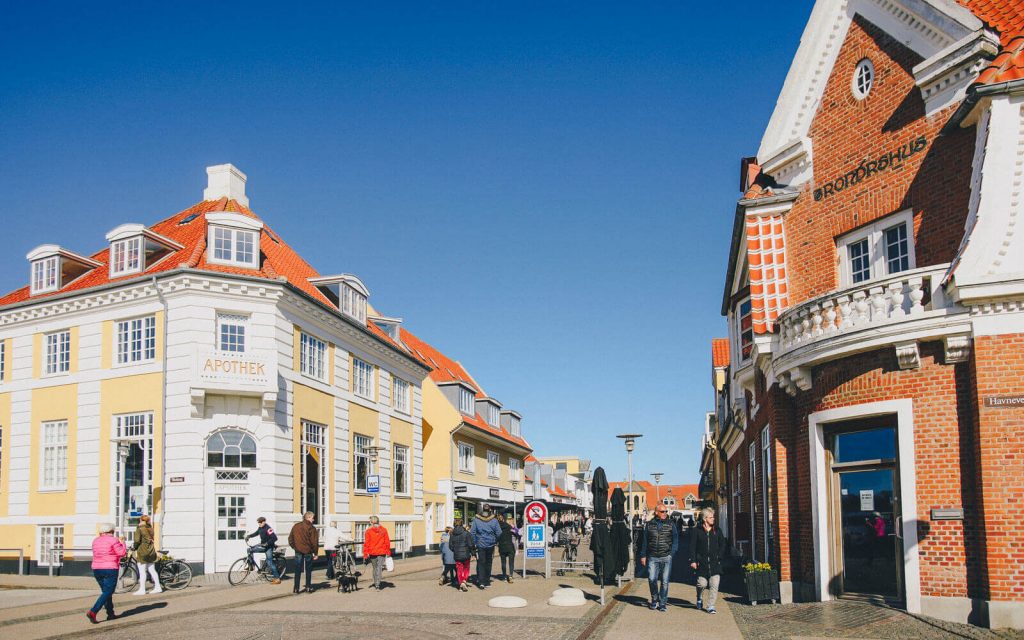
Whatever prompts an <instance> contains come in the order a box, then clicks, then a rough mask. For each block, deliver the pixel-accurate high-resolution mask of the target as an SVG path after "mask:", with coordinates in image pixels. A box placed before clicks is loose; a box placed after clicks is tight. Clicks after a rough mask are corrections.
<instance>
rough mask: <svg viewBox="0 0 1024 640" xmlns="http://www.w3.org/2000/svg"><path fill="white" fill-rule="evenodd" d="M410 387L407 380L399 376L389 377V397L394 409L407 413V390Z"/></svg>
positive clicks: (408, 390)
mask: <svg viewBox="0 0 1024 640" xmlns="http://www.w3.org/2000/svg"><path fill="white" fill-rule="evenodd" d="M410 390H411V387H410V385H409V383H408V382H406V381H405V380H402V379H401V378H396V377H394V376H392V378H391V398H392V400H391V401H392V403H393V404H394V407H395V410H396V411H401V412H402V413H409V405H410V402H409V395H410V394H409V392H410Z"/></svg>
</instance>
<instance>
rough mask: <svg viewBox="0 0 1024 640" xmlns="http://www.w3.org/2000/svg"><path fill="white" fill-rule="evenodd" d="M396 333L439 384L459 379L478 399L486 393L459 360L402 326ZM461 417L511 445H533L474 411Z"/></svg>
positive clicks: (527, 447) (467, 422)
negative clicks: (492, 423)
mask: <svg viewBox="0 0 1024 640" xmlns="http://www.w3.org/2000/svg"><path fill="white" fill-rule="evenodd" d="M398 335H399V338H401V340H402V343H403V344H405V346H406V348H407V349H408V350H409V352H410V353H411V354H412V355H413V356H415V357H416V358H417V359H418V360H419V361H420V362H421V363H423V364H424V365H426V366H427V367H428V368H430V374H429V375H430V379H431V380H433V381H434V382H436V383H438V384H445V383H452V382H460V383H462V384H465V385H467V386H469V387H470V388H472V389H473V390H474V391H476V397H477V399H481V400H482V399H484V398H486V397H487V395H486V394H485V393H484V392H483V390H482V389H480V385H479V384H477V382H476V380H474V379H473V377H472V376H471V375H469V372H468V371H466V369H465V368H464V367H463V366H462V365H461V364H459V363H458V362H456V361H455V360H452V359H451V358H449V357H448V356H446V355H444V354H443V353H441V352H440V351H438V350H437V349H435V348H434V347H433V346H431V345H430V344H428V343H426V342H424V341H423V340H421V339H419V338H418V337H416V336H415V335H413V334H412V333H410V332H409V331H408V330H407V329H405V328H404V327H401V328H400V329H399V334H398ZM462 421H463V422H465V423H466V424H468V425H471V426H473V427H476V428H477V429H479V430H481V431H483V432H485V433H488V434H490V435H492V436H496V437H498V438H501V439H502V440H505V441H506V442H511V443H512V444H514V445H517V446H520V447H524V448H526V449H532V447H531V446H530V444H529V443H528V442H527V441H526V440H525V439H523V438H522V437H516V436H513V435H512V434H511V433H509V432H508V431H507V430H505V428H504V427H501V426H498V427H493V426H491V425H490V424H488V423H487V421H486V420H484V419H483V417H482V416H481V415H480V414H479V413H474V414H473V415H471V416H470V415H465V414H463V416H462Z"/></svg>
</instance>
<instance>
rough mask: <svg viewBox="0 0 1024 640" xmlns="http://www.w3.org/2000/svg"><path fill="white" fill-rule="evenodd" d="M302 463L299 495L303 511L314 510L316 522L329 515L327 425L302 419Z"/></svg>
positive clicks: (300, 466)
mask: <svg viewBox="0 0 1024 640" xmlns="http://www.w3.org/2000/svg"><path fill="white" fill-rule="evenodd" d="M301 424H302V442H301V444H302V450H301V457H300V459H301V460H302V464H300V465H299V496H300V498H301V506H302V509H301V510H302V512H303V513H305V512H306V511H312V512H313V513H314V514H316V522H317V523H318V524H323V523H324V520H325V518H326V516H327V466H328V465H327V425H325V424H320V423H318V422H311V421H309V420H302V421H301Z"/></svg>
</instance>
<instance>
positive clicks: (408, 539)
mask: <svg viewBox="0 0 1024 640" xmlns="http://www.w3.org/2000/svg"><path fill="white" fill-rule="evenodd" d="M410 549H412V533H411V528H410V527H409V523H408V522H396V523H395V551H398V552H399V553H401V552H403V551H406V552H408V551H409V550H410Z"/></svg>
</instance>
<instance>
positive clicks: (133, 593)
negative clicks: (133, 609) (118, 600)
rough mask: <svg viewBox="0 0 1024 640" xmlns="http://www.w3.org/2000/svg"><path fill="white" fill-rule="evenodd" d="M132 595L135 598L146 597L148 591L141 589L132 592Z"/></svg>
mask: <svg viewBox="0 0 1024 640" xmlns="http://www.w3.org/2000/svg"><path fill="white" fill-rule="evenodd" d="M132 595H133V596H144V595H146V590H145V589H139V590H137V591H132Z"/></svg>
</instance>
